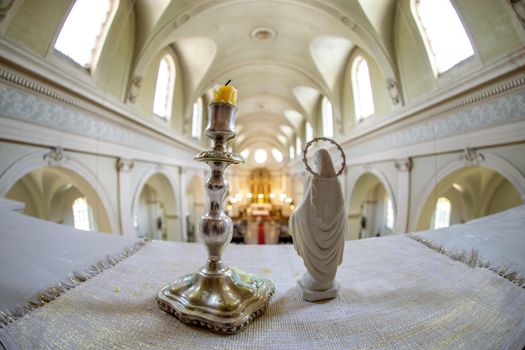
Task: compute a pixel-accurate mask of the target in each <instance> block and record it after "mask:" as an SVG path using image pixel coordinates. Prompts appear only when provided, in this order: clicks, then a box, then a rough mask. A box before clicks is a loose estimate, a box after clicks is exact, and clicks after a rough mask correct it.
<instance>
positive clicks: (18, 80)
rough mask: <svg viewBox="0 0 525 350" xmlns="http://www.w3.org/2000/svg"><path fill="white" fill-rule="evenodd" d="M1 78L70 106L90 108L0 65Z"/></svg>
mask: <svg viewBox="0 0 525 350" xmlns="http://www.w3.org/2000/svg"><path fill="white" fill-rule="evenodd" d="M0 79H1V80H5V81H7V82H10V83H12V84H14V85H18V86H20V87H23V88H26V89H28V90H31V91H33V92H36V93H38V94H40V95H44V96H46V97H49V98H52V99H54V100H57V101H60V102H62V103H65V104H68V105H70V106H73V107H76V108H80V109H83V110H86V111H88V110H89V108H88V106H87V104H85V103H82V102H80V101H79V100H77V99H75V98H72V97H69V96H66V95H64V94H63V93H61V92H59V91H57V90H55V89H51V88H49V87H47V86H45V85H42V84H40V83H38V82H36V81H34V80H31V79H27V78H25V77H23V76H20V75H16V74H14V73H13V72H10V71H8V70H5V69H3V68H2V67H0Z"/></svg>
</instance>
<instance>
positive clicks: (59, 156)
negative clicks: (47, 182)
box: [44, 146, 69, 166]
mask: <svg viewBox="0 0 525 350" xmlns="http://www.w3.org/2000/svg"><path fill="white" fill-rule="evenodd" d="M44 160H45V161H47V164H48V165H49V166H60V165H61V164H63V163H65V162H67V161H68V160H69V157H68V156H67V155H65V154H64V149H63V148H62V147H60V146H57V147H53V148H51V151H49V152H48V153H46V154H44Z"/></svg>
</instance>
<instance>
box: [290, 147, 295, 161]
mask: <svg viewBox="0 0 525 350" xmlns="http://www.w3.org/2000/svg"><path fill="white" fill-rule="evenodd" d="M294 159H295V148H294V147H293V145H290V160H294Z"/></svg>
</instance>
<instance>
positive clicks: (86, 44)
mask: <svg viewBox="0 0 525 350" xmlns="http://www.w3.org/2000/svg"><path fill="white" fill-rule="evenodd" d="M111 8H112V2H111V1H110V0H76V1H75V4H74V5H73V7H72V8H71V11H70V12H69V14H68V16H67V18H66V21H65V22H64V25H63V26H62V29H61V30H60V33H59V34H58V38H57V40H56V42H55V49H56V50H58V51H60V52H62V53H63V54H64V55H66V56H67V57H69V58H71V59H72V60H73V61H75V62H76V63H78V64H80V65H81V66H83V67H86V68H89V69H93V68H94V66H95V58H96V54H97V52H98V51H99V49H100V47H99V46H100V45H101V43H100V39H101V37H102V33H103V32H104V29H105V28H106V26H107V25H108V22H109V21H108V20H109V17H110V16H109V15H110V12H111Z"/></svg>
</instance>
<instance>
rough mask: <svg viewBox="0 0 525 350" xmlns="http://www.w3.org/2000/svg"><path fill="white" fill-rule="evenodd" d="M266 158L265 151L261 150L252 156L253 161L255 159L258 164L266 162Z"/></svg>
mask: <svg viewBox="0 0 525 350" xmlns="http://www.w3.org/2000/svg"><path fill="white" fill-rule="evenodd" d="M267 158H268V153H266V151H265V150H263V149H262V148H259V149H258V150H256V151H255V153H254V154H253V159H255V161H256V162H257V163H259V164H263V163H264V162H266V159H267Z"/></svg>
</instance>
